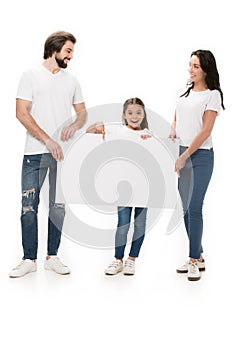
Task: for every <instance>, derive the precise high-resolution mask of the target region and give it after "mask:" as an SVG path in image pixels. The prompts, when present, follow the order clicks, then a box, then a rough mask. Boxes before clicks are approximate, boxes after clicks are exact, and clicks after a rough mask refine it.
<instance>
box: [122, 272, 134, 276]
mask: <svg viewBox="0 0 234 350" xmlns="http://www.w3.org/2000/svg"><path fill="white" fill-rule="evenodd" d="M123 274H124V275H125V276H133V275H135V273H131V272H124V273H123Z"/></svg>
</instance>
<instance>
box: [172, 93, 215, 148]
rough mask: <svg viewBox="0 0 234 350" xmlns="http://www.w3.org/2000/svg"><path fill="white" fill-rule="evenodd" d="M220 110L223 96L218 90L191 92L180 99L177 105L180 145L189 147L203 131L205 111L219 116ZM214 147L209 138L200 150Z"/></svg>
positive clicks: (177, 126)
mask: <svg viewBox="0 0 234 350" xmlns="http://www.w3.org/2000/svg"><path fill="white" fill-rule="evenodd" d="M220 109H221V96H220V92H219V91H218V90H205V91H192V90H191V91H190V93H189V95H188V96H187V97H185V96H183V97H180V98H179V99H178V102H177V105H176V135H177V137H178V138H179V139H180V145H181V146H186V147H189V145H190V144H191V142H192V141H193V140H194V138H195V137H196V136H197V134H198V133H199V132H200V131H201V129H202V125H203V116H204V112H205V111H207V110H212V111H216V112H217V113H218V114H219V112H220ZM212 147H213V144H212V137H211V136H209V137H208V138H207V139H206V140H205V142H204V143H203V144H202V145H201V147H200V148H204V149H211V148H212Z"/></svg>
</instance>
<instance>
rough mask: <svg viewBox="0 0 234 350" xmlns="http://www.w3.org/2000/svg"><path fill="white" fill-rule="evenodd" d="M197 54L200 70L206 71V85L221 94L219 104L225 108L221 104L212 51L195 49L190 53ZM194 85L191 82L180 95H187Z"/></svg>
mask: <svg viewBox="0 0 234 350" xmlns="http://www.w3.org/2000/svg"><path fill="white" fill-rule="evenodd" d="M192 56H197V57H198V58H199V61H200V65H201V68H202V70H203V71H204V72H205V73H206V78H205V81H206V85H207V87H208V89H209V90H218V91H219V92H220V95H221V105H222V107H223V109H225V107H224V104H223V92H222V90H221V88H220V83H219V73H218V70H217V66H216V61H215V57H214V55H213V53H212V52H211V51H209V50H196V51H193V52H192V53H191V56H190V57H192ZM193 87H194V83H191V85H190V86H189V88H188V89H187V90H186V91H185V93H184V94H182V95H181V96H180V97H182V96H185V97H187V96H188V95H189V93H190V91H191V90H192V88H193Z"/></svg>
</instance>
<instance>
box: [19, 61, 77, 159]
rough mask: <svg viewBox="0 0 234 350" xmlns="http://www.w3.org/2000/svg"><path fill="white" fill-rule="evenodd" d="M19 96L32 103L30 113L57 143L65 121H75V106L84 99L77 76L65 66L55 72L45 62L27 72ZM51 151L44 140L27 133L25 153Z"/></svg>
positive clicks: (24, 74) (20, 86) (23, 76)
mask: <svg viewBox="0 0 234 350" xmlns="http://www.w3.org/2000/svg"><path fill="white" fill-rule="evenodd" d="M16 98H19V99H23V100H27V101H31V102H32V105H31V110H30V114H31V115H32V116H33V118H34V119H35V121H36V122H37V124H38V125H39V126H40V128H42V129H43V130H44V131H45V132H46V133H47V134H48V135H49V136H50V137H52V138H53V139H54V140H55V141H57V142H58V141H59V139H60V132H61V128H62V127H63V126H64V123H65V122H66V121H67V123H69V122H71V119H72V105H73V104H79V103H82V102H83V97H82V92H81V88H80V85H79V82H78V81H77V79H76V77H75V76H73V75H72V74H71V73H69V72H68V71H65V70H63V69H61V70H60V71H59V72H58V73H56V74H52V73H51V72H50V71H49V70H48V69H46V68H45V67H44V66H43V65H39V66H38V67H35V68H33V69H31V70H28V71H26V72H24V73H23V75H22V77H21V80H20V83H19V87H18V91H17V95H16ZM48 152H49V151H48V150H47V148H46V147H45V145H44V144H43V143H42V142H41V141H39V140H38V139H36V138H35V137H34V136H32V135H31V134H30V133H29V132H27V137H26V144H25V151H24V154H41V153H48Z"/></svg>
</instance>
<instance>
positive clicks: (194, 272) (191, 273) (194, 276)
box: [188, 263, 201, 281]
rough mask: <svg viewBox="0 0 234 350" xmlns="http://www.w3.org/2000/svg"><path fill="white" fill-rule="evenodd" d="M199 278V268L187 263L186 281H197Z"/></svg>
mask: <svg viewBox="0 0 234 350" xmlns="http://www.w3.org/2000/svg"><path fill="white" fill-rule="evenodd" d="M200 278H201V274H200V271H199V268H198V266H197V264H196V263H189V265H188V280H189V281H198V280H199V279H200Z"/></svg>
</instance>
